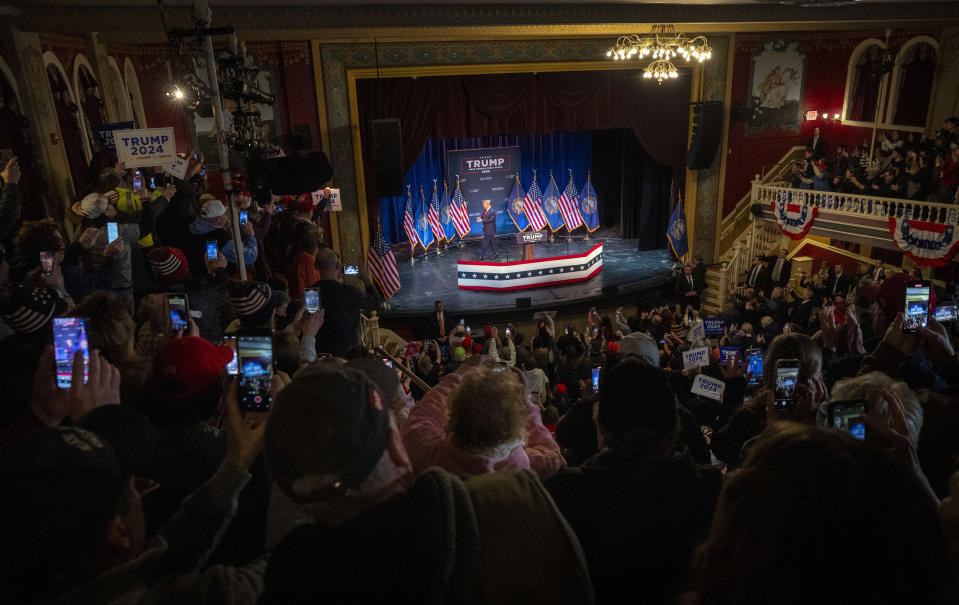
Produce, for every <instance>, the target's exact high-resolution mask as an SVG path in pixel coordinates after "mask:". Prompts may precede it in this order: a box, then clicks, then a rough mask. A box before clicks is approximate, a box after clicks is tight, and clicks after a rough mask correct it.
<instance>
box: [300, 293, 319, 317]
mask: <svg viewBox="0 0 959 605" xmlns="http://www.w3.org/2000/svg"><path fill="white" fill-rule="evenodd" d="M303 301H304V306H305V307H306V312H307V313H310V314H313V313H316V312H317V311H319V310H320V291H319V290H317V289H316V288H307V289H306V290H304V291H303Z"/></svg>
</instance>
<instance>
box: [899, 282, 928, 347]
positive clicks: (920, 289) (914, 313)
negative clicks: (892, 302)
mask: <svg viewBox="0 0 959 605" xmlns="http://www.w3.org/2000/svg"><path fill="white" fill-rule="evenodd" d="M929 291H930V284H929V282H928V281H919V282H912V283H907V284H906V303H905V307H904V309H903V313H902V315H903V321H902V330H903V332H907V333H909V334H915V333H916V332H918V331H919V328H925V327H926V324H927V323H928V322H929Z"/></svg>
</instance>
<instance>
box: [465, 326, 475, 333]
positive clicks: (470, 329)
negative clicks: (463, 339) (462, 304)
mask: <svg viewBox="0 0 959 605" xmlns="http://www.w3.org/2000/svg"><path fill="white" fill-rule="evenodd" d="M472 332H473V330H472V328H470V327H469V326H466V333H467V334H471V333H472Z"/></svg>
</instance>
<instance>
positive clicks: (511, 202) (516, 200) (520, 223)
mask: <svg viewBox="0 0 959 605" xmlns="http://www.w3.org/2000/svg"><path fill="white" fill-rule="evenodd" d="M513 178H514V181H513V191H511V192H510V194H509V197H508V198H507V199H506V213H507V214H508V215H509V217H510V218H511V219H513V224H514V225H516V230H517V231H526V229H528V228H529V220H528V219H527V218H526V213H525V212H524V206H525V203H526V192H525V191H523V186H522V185H521V184H520V182H519V175H518V174H517V175H516V176H515V177H513Z"/></svg>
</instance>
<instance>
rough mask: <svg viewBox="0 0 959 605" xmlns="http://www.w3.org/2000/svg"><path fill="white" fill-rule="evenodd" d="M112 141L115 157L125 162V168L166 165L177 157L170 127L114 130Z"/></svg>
mask: <svg viewBox="0 0 959 605" xmlns="http://www.w3.org/2000/svg"><path fill="white" fill-rule="evenodd" d="M113 141H114V142H115V143H116V146H117V159H118V160H120V161H121V162H126V164H127V168H140V167H143V166H168V165H170V164H172V163H174V162H175V161H176V159H177V156H176V141H174V139H173V129H172V128H140V129H137V130H114V131H113Z"/></svg>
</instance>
